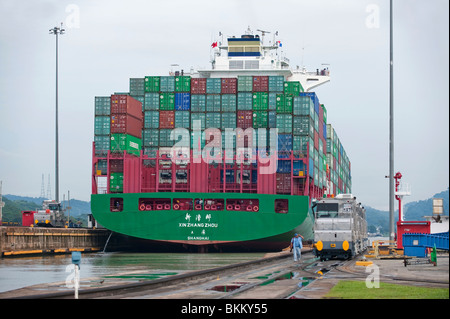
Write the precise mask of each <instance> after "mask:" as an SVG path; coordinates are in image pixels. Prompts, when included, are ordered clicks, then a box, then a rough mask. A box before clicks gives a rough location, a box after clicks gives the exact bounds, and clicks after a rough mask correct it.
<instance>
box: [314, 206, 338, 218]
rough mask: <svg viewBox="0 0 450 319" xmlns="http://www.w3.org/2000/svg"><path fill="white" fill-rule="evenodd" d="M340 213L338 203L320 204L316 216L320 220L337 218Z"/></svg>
mask: <svg viewBox="0 0 450 319" xmlns="http://www.w3.org/2000/svg"><path fill="white" fill-rule="evenodd" d="M338 211H339V204H338V203H318V204H317V213H316V216H317V217H318V218H321V217H322V218H331V217H337V213H338Z"/></svg>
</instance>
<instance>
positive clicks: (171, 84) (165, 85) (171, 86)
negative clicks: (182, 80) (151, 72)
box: [159, 76, 175, 92]
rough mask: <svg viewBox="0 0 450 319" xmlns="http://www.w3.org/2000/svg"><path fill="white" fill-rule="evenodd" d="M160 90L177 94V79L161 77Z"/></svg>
mask: <svg viewBox="0 0 450 319" xmlns="http://www.w3.org/2000/svg"><path fill="white" fill-rule="evenodd" d="M159 89H160V91H161V92H175V77H174V76H161V77H160V87H159Z"/></svg>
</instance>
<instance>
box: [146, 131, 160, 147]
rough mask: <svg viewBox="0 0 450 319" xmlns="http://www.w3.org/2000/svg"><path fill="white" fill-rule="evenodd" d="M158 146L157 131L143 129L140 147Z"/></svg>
mask: <svg viewBox="0 0 450 319" xmlns="http://www.w3.org/2000/svg"><path fill="white" fill-rule="evenodd" d="M158 146H159V130H158V129H144V130H142V147H143V148H148V147H158Z"/></svg>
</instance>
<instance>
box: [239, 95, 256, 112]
mask: <svg viewBox="0 0 450 319" xmlns="http://www.w3.org/2000/svg"><path fill="white" fill-rule="evenodd" d="M252 108H253V94H252V93H243V92H239V93H238V94H237V109H238V110H239V111H250V110H252Z"/></svg>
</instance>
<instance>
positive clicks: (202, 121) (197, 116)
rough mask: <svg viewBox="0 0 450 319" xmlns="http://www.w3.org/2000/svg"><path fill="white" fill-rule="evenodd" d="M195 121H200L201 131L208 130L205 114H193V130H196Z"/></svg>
mask: <svg viewBox="0 0 450 319" xmlns="http://www.w3.org/2000/svg"><path fill="white" fill-rule="evenodd" d="M195 121H200V122H199V123H200V129H201V130H204V129H205V128H206V114H205V113H191V129H194V127H196V126H195Z"/></svg>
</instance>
